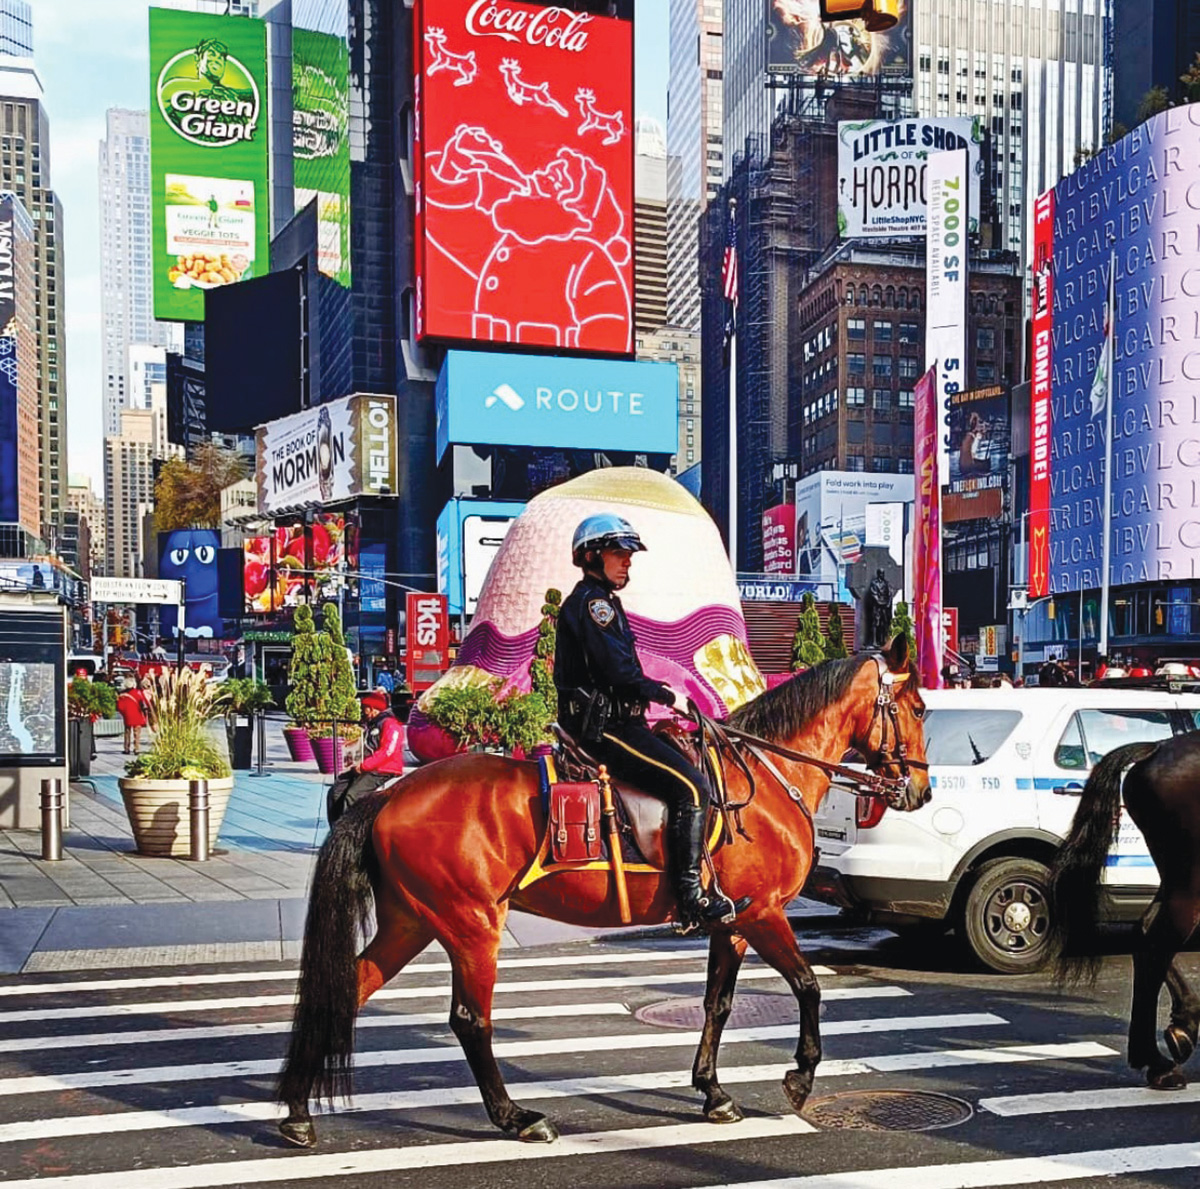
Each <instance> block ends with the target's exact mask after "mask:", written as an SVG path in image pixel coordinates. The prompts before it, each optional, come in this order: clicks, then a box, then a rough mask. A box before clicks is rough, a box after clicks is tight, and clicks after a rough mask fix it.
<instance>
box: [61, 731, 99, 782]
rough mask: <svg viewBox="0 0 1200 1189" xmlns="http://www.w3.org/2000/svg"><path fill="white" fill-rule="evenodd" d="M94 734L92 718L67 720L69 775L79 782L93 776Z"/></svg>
mask: <svg viewBox="0 0 1200 1189" xmlns="http://www.w3.org/2000/svg"><path fill="white" fill-rule="evenodd" d="M92 746H93V732H92V720H91V719H90V718H69V719H67V761H68V769H67V774H68V777H69V778H70V779H71V780H79V779H80V778H81V777H84V776H91V774H92Z"/></svg>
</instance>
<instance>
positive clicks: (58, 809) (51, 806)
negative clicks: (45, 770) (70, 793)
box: [42, 777, 63, 863]
mask: <svg viewBox="0 0 1200 1189" xmlns="http://www.w3.org/2000/svg"><path fill="white" fill-rule="evenodd" d="M62 815H63V782H62V780H61V779H59V778H58V777H55V778H53V779H50V780H43V781H42V858H43V859H45V860H46V861H47V862H51V863H57V862H58V861H59V860H60V859H62V857H63V853H62Z"/></svg>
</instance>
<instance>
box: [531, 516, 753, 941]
mask: <svg viewBox="0 0 1200 1189" xmlns="http://www.w3.org/2000/svg"><path fill="white" fill-rule="evenodd" d="M645 548H646V546H645V545H643V544H642V539H641V537H639V536H638V534H637V532H636V530H635V529H634V528H633V526H632V525H631V524H630V523H629V522H628V521H627V520H624V519H622V518H621V517H620V516H617V515H615V514H613V513H610V512H604V513H600V514H599V515H596V516H589V517H588V518H587V519H586V520H584V521H583V522H582V523H581V524H580V525H579V527H578V528H577V529H576V530H575V536H574V539H573V540H572V543H571V557H572V560H573V561H574V563H575V565H577V566H579V567H580V568H581V569H582V570H583V577H582V578H581V579H580V580H579V582H578V583H577V584H576V586H575V589H574V590H572V591H571V593H570V594H569V595H568V596H567V597H566V599H565V600H564V601H563V605H562V610H561V612H560V614H559V617H558V638H557V645H556V650H555V656H554V683H555V685H556V686H557V688H558V707H559V720H560V722H561V723H562V725H563V726H564V727H565V728H566V729H567V730H568V731H569V732H570V733H571V734H572V735H574V736H575V737H576V738H578V739H579V740H581V741H582V742H583V743H584V745H585V746H586V747H587V748H588V750H589V751H590V752H591V754H592V755H594V756H595V757H596V759H597V760H599V761H600V762H602V763H604V764H606V765H607V766H608V770H609V772H610V773H612V775H613V776H616V777H618V778H619V779H621V780H623V781H627V782H628V783H629V784H632V785H636V786H637V787H638V788H639V789H642V790H644V791H646V792H648V793H651V794H652V795H654V796H656V797H661V798H662V800H663V801H665V802H666V804H667V840H668V847H667V850H668V860H669V861H668V868H669V872H670V877H671V880H672V883H673V885H674V889H675V897H676V900H677V901H678V906H679V917H680V921H681V923H683V924H684V925H685V926H694V925H701V926H703V925H711V924H714V923H716V922H718V921H720V922H731V921H732V920H733V919H734V918H735V917H736V915H737V914H738V913H739V912H741V911H742V910H743V909H744V908H746V906H747V905H748V904H749V903H750V900H749V897H744V898H742V899H740V900H738V901H737V902H736V903H735V902H734V901H732V900H731V899H730V898H729V897H728V896H726V895H725V894H724V893H723V892H722V891H720V889H718V888H717V886H716V883H715V881H714V883H713V886H712V888H711V889H710V890H709V892H708V893H707V894H705V892H704V890H703V889H702V887H701V884H700V861H701V857H702V855H703V852H704V831H705V822H706V817H707V811H708V804H709V800H710V794H709V786H708V780H707V778H706V777H705V775H704V774H703V773H702V772H700V771H699V770H697V769H696V768H695V767H694V766H693V765H692V764H690V763H688V761H687V759H686V758H685V757H684V756H683V754H682V753H681V752H680V751H679V750H678V749H676V748H674V747H672V746H671V745H670V744H669V743H667V742H665V741H664V740H662V739H660V738H659V737H658V736H657V735H655V734H653V733H652V732H651V730H650V728H649V727H648V726H647V725H646V708H647V706H648V705H649V704H650V703H652V702H653V703H656V704H658V705H660V706H674V705H675V694H674V691H672V690H671V689H670V688H669V687H668V686H665V685H663V684H662V683H661V682H658V681H652V680H650V679H649V678H648V677H647V676H646V675H645V673H643V672H642V664H641V661H640V660H639V659H638V655H637V651H636V649H635V647H634V644H635V641H634V635H633V632H632V631H631V630H630V628H629V620H628V619H627V618H626V617H625V610H624V608H623V607H622V606H621V600H620V599H619V598H618V597H617V594H616V592H617V591H619V590H622V589H623V588H624V587H625V585H626V583H628V581H629V567H630V563H631V561H632V558H633V555H634V554H635V553H637V552H640V551H642V550H644V549H645Z"/></svg>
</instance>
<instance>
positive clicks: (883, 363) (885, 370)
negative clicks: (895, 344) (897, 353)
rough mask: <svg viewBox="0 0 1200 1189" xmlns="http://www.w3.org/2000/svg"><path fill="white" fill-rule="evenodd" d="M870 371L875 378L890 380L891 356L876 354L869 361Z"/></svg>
mask: <svg viewBox="0 0 1200 1189" xmlns="http://www.w3.org/2000/svg"><path fill="white" fill-rule="evenodd" d="M871 371H872V373H873V374H874V376H875V378H876V379H877V380H890V379H891V376H892V357H891V356H890V355H876V356H875V358H874V359H873V360H872V361H871Z"/></svg>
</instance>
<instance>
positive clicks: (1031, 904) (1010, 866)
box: [962, 859, 1053, 974]
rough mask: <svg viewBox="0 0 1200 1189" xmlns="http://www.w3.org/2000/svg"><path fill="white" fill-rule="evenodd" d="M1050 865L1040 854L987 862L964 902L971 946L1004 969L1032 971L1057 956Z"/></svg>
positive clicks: (981, 957) (992, 966) (988, 962)
mask: <svg viewBox="0 0 1200 1189" xmlns="http://www.w3.org/2000/svg"><path fill="white" fill-rule="evenodd" d="M1049 888H1050V871H1049V868H1048V867H1047V866H1046V865H1045V864H1044V863H1039V862H1038V861H1037V860H1036V859H993V860H992V861H991V862H989V863H985V864H984V865H983V866H982V867H981V868H980V869H979V872H978V874H977V875H976V877H975V882H974V883H973V884H972V886H971V890H970V892H969V893H968V895H967V899H966V902H965V903H964V905H963V912H962V925H963V933H964V936H965V939H966V941H967V944H968V945H969V946H970V948H971V952H972V953H973V954H974V955H975V957H976V958H977V959H978V960H979V961H980V962H982V963H983V964H984V965H985V966H987V967H989V968H990V969H992V970H996V971H999V972H1000V973H1001V974H1031V973H1032V972H1033V971H1035V970H1040V969H1041V968H1042V967H1043V966H1044V965H1045V964H1046V963H1047V962H1048V961H1049V960H1050V958H1051V957H1052V956H1053V950H1052V946H1051V943H1050V912H1051V909H1050V894H1049Z"/></svg>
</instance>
